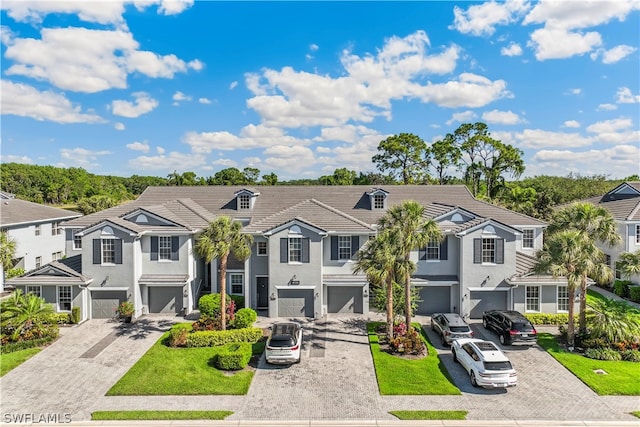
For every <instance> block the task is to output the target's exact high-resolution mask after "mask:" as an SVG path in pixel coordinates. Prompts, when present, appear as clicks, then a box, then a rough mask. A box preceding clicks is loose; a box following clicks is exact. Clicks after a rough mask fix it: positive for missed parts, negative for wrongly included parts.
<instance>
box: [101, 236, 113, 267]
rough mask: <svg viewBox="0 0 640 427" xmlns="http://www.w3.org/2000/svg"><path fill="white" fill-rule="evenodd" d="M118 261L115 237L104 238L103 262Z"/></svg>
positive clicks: (111, 262)
mask: <svg viewBox="0 0 640 427" xmlns="http://www.w3.org/2000/svg"><path fill="white" fill-rule="evenodd" d="M115 263H116V245H115V239H102V264H115Z"/></svg>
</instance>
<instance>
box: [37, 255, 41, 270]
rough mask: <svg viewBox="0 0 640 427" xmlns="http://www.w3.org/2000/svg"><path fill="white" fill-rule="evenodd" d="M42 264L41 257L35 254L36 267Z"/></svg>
mask: <svg viewBox="0 0 640 427" xmlns="http://www.w3.org/2000/svg"><path fill="white" fill-rule="evenodd" d="M41 266H42V257H41V256H37V257H36V268H40V267H41Z"/></svg>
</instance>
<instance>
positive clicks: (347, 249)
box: [338, 236, 351, 260]
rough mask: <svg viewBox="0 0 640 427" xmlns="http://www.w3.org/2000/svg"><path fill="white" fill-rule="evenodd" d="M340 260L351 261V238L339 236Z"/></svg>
mask: <svg viewBox="0 0 640 427" xmlns="http://www.w3.org/2000/svg"><path fill="white" fill-rule="evenodd" d="M338 259H339V260H348V259H351V236H338Z"/></svg>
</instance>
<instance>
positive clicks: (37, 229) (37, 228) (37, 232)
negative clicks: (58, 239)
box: [36, 224, 40, 236]
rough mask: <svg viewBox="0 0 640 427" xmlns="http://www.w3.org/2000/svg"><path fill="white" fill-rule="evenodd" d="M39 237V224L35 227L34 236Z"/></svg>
mask: <svg viewBox="0 0 640 427" xmlns="http://www.w3.org/2000/svg"><path fill="white" fill-rule="evenodd" d="M39 235H40V224H38V225H36V236H39Z"/></svg>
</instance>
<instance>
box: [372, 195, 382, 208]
mask: <svg viewBox="0 0 640 427" xmlns="http://www.w3.org/2000/svg"><path fill="white" fill-rule="evenodd" d="M373 209H384V194H375V195H374V196H373Z"/></svg>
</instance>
